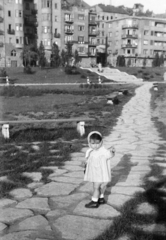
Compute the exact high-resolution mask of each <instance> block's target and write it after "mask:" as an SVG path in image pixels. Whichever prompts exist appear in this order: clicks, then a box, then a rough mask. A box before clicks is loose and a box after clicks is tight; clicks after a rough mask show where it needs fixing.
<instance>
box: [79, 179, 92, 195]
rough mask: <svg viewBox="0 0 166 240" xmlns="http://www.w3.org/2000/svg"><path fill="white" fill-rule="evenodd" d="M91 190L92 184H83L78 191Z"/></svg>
mask: <svg viewBox="0 0 166 240" xmlns="http://www.w3.org/2000/svg"><path fill="white" fill-rule="evenodd" d="M92 190H93V184H92V183H91V182H85V184H84V185H83V186H81V187H80V188H79V189H78V191H80V192H88V193H89V192H90V193H91V192H92Z"/></svg>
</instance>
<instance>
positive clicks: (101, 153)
mask: <svg viewBox="0 0 166 240" xmlns="http://www.w3.org/2000/svg"><path fill="white" fill-rule="evenodd" d="M85 157H86V158H87V166H86V171H85V175H84V181H89V182H99V183H103V182H110V181H111V157H112V155H111V153H110V151H109V150H108V149H106V148H105V147H104V146H101V147H100V148H99V149H97V150H93V149H88V150H87V152H86V156H85Z"/></svg>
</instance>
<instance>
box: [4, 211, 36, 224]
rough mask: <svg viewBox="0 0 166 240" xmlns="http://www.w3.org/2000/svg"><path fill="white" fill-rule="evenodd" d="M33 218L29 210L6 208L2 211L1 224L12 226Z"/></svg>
mask: <svg viewBox="0 0 166 240" xmlns="http://www.w3.org/2000/svg"><path fill="white" fill-rule="evenodd" d="M31 216H33V213H32V211H30V210H27V209H17V208H5V209H1V211H0V222H2V223H6V224H9V225H10V224H13V223H14V222H16V221H18V220H22V219H24V218H27V217H31Z"/></svg>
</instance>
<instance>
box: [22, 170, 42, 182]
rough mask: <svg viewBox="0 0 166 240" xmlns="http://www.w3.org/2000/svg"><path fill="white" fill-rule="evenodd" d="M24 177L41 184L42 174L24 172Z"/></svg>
mask: <svg viewBox="0 0 166 240" xmlns="http://www.w3.org/2000/svg"><path fill="white" fill-rule="evenodd" d="M22 176H25V177H29V178H31V179H32V180H33V181H34V182H35V181H36V182H39V181H40V180H41V179H42V173H41V172H23V173H22Z"/></svg>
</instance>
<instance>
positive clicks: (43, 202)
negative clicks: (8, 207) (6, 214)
mask: <svg viewBox="0 0 166 240" xmlns="http://www.w3.org/2000/svg"><path fill="white" fill-rule="evenodd" d="M16 208H24V209H30V210H32V211H34V212H36V213H40V214H45V213H47V212H48V211H50V208H49V205H48V199H47V198H37V197H33V198H29V199H26V200H25V201H22V202H20V203H18V204H17V206H16Z"/></svg>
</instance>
